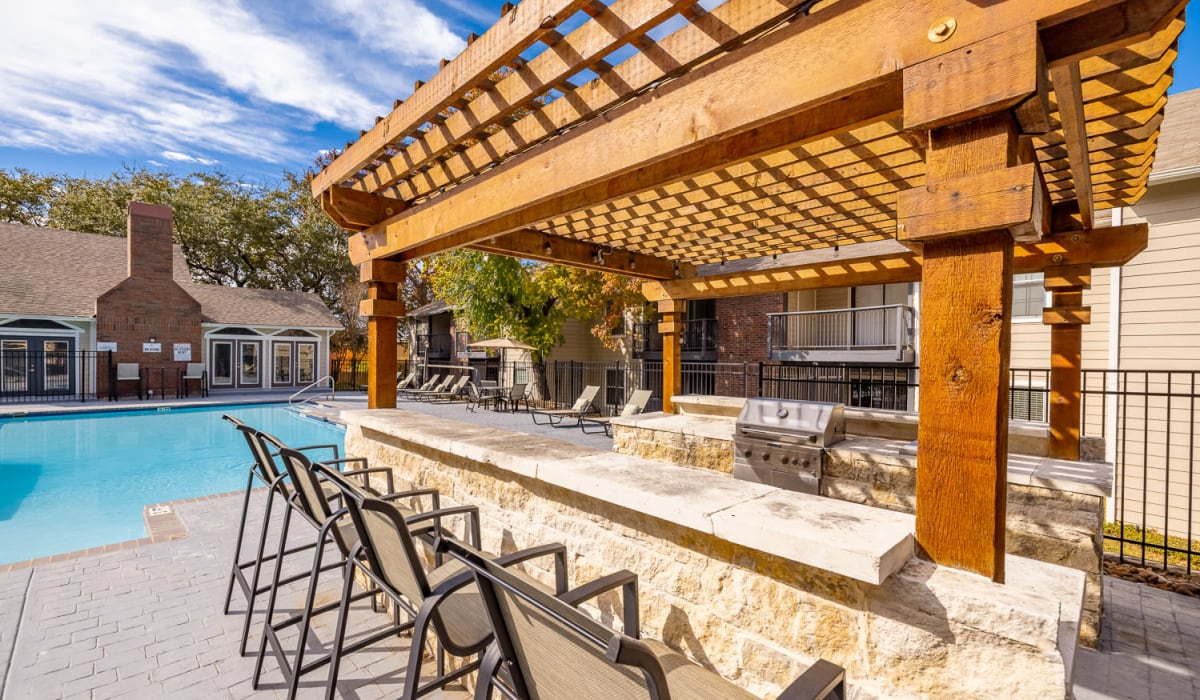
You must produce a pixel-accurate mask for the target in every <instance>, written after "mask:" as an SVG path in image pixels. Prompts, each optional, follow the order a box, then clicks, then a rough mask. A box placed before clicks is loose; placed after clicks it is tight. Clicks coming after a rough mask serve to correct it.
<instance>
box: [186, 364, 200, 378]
mask: <svg viewBox="0 0 1200 700" xmlns="http://www.w3.org/2000/svg"><path fill="white" fill-rule="evenodd" d="M183 378H184V379H203V378H204V363H203V362H189V363H187V369H185V370H184V372H183Z"/></svg>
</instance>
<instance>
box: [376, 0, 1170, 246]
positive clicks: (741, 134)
mask: <svg viewBox="0 0 1200 700" xmlns="http://www.w3.org/2000/svg"><path fill="white" fill-rule="evenodd" d="M1115 4H1117V5H1120V6H1121V8H1122V11H1121V12H1122V16H1125V17H1127V19H1130V18H1136V19H1139V20H1144V21H1140V22H1133V21H1132V19H1130V21H1129V22H1128V23H1127V25H1126V27H1127V33H1126V34H1124V35H1122V34H1120V33H1119V32H1118V33H1114V32H1113V31H1106V32H1104V33H1102V34H1100V35H1096V36H1092V37H1090V38H1089V37H1088V36H1086V35H1082V34H1078V33H1075V34H1072V35H1070V36H1068V37H1066V39H1064V40H1063V41H1059V38H1058V37H1057V35H1056V34H1055V30H1056V28H1057V24H1058V23H1061V22H1063V21H1064V20H1066V19H1067V18H1071V17H1076V18H1078V16H1079V15H1081V14H1084V13H1086V12H1087V11H1088V10H1089V9H1091V8H1094V7H1095V3H1094V2H1087V0H1054V1H1053V2H1049V1H1044V0H1043V1H1041V2H1035V1H1034V0H1010V1H1009V2H1005V3H1000V4H992V5H987V6H986V7H985V6H981V5H979V4H978V3H974V2H970V1H969V0H944V1H943V2H939V3H937V8H931V7H930V6H929V3H926V2H916V1H915V0H907V1H905V2H896V3H890V4H889V5H887V6H880V5H879V4H877V3H848V4H847V5H846V6H845V7H844V8H843V7H842V6H841V5H837V6H834V7H832V8H830V9H828V10H825V11H823V12H818V13H816V14H814V15H813V16H812V17H808V18H803V19H797V20H796V21H794V22H792V23H791V24H790V25H787V26H785V27H782V28H780V29H779V30H777V31H776V32H774V33H773V34H770V35H768V36H765V37H763V38H761V39H759V40H758V41H755V42H753V43H751V44H749V45H747V46H745V47H742V48H740V49H737V50H736V51H734V52H731V53H730V54H728V55H726V56H723V57H721V58H718V59H716V60H714V61H713V62H711V63H709V64H707V65H705V66H703V67H702V68H698V69H696V70H693V71H691V72H689V73H687V74H686V75H684V76H683V77H681V78H679V79H678V80H676V81H674V82H673V83H672V84H670V85H667V86H664V87H663V88H660V89H659V90H656V91H654V92H653V93H652V95H647V96H643V97H641V98H639V99H637V100H634V101H632V102H631V103H629V104H627V105H625V106H624V107H622V108H619V109H617V110H614V111H613V112H610V113H609V114H608V115H606V117H605V119H603V120H594V121H592V122H589V123H587V124H585V125H583V126H581V127H579V128H578V129H576V130H575V131H573V132H571V133H570V134H567V135H565V136H563V137H561V138H560V139H559V140H558V141H556V142H555V147H554V148H552V149H539V150H537V151H534V152H531V153H530V154H528V155H527V156H525V157H522V158H520V159H518V160H516V161H513V162H512V163H511V164H508V165H506V166H505V167H503V168H500V169H497V170H496V171H493V172H491V173H488V174H486V175H483V176H481V177H479V178H477V179H475V180H473V181H471V182H469V183H467V184H465V185H462V186H460V187H459V188H457V189H456V190H455V194H454V196H453V197H437V198H434V199H432V200H430V201H429V202H426V203H424V204H422V205H420V206H418V207H414V208H413V209H411V210H409V211H408V212H405V213H403V214H401V215H399V216H398V217H395V218H393V219H392V220H390V221H388V222H386V223H385V224H382V225H379V226H376V227H373V228H372V229H370V230H369V231H367V232H364V234H361V236H362V237H363V240H362V241H361V242H360V243H358V244H356V245H354V246H353V247H352V251H353V253H352V255H354V256H355V257H354V258H353V259H354V260H356V261H359V262H361V260H363V259H365V256H373V257H390V256H392V255H395V254H396V253H398V252H400V251H402V250H405V249H407V248H411V247H414V246H417V245H422V244H428V243H433V242H435V241H442V242H443V243H442V245H443V246H444V247H445V248H447V249H448V248H453V247H458V246H462V245H468V244H471V243H474V242H476V241H478V240H482V239H484V238H490V237H492V236H495V235H499V234H503V233H507V232H509V231H513V230H516V229H520V228H526V227H530V226H535V225H537V224H539V223H540V222H542V221H544V220H546V219H547V218H550V217H553V216H556V215H559V214H561V213H562V212H564V211H572V210H577V209H580V208H583V207H586V206H593V205H595V204H599V203H602V202H605V201H610V200H612V199H615V198H617V197H619V196H622V195H626V194H630V193H634V192H638V191H641V190H644V189H646V188H648V187H652V186H654V185H657V184H659V183H661V182H663V181H666V180H669V179H673V178H677V177H679V176H681V175H687V174H689V173H697V172H703V171H706V170H711V169H713V168H714V167H718V166H719V165H720V164H722V163H724V162H729V161H731V160H737V159H740V158H746V157H750V156H752V155H754V154H755V153H759V152H766V151H767V150H770V149H771V148H778V147H781V146H784V145H787V144H789V143H798V142H803V141H805V140H808V139H812V138H816V137H819V136H821V135H823V134H827V133H836V132H838V131H845V130H847V129H849V128H853V127H854V126H855V125H856V124H859V123H866V122H870V121H878V120H881V119H884V118H888V117H890V116H894V115H895V114H896V113H897V110H898V109H899V108H900V96H899V94H898V89H899V85H898V76H899V73H898V71H900V70H902V69H903V68H905V67H906V66H909V65H915V64H917V63H919V62H921V61H924V60H927V59H930V58H933V57H936V56H939V55H942V54H945V53H948V52H949V51H952V50H954V49H956V48H958V47H961V46H963V45H966V44H973V43H976V42H978V41H981V40H983V39H986V38H988V37H991V36H994V35H995V34H997V33H998V32H1002V31H1007V30H1010V29H1013V28H1016V27H1019V26H1025V25H1028V24H1029V23H1031V22H1038V26H1039V28H1040V29H1039V31H1040V35H1041V37H1042V40H1043V43H1045V44H1047V45H1049V44H1051V43H1053V44H1055V45H1056V46H1058V45H1059V44H1061V43H1064V41H1065V42H1066V43H1067V44H1069V46H1068V47H1066V48H1067V49H1069V51H1068V55H1074V54H1075V53H1083V52H1086V51H1087V50H1089V49H1091V48H1094V47H1096V46H1097V45H1100V44H1101V43H1103V42H1109V41H1116V40H1117V39H1118V38H1119V37H1120V36H1125V37H1126V38H1128V37H1129V36H1131V35H1132V34H1131V33H1132V32H1135V31H1142V28H1143V27H1146V29H1145V31H1147V32H1148V31H1149V29H1150V28H1152V27H1153V26H1155V22H1158V23H1163V22H1166V21H1168V19H1169V18H1166V17H1165V15H1166V13H1167V12H1168V11H1169V10H1170V8H1171V7H1173V6H1174V5H1175V3H1170V4H1168V3H1165V2H1162V1H1161V0H1160V1H1157V2H1156V1H1155V0H1146V1H1144V2H1137V3H1115ZM935 9H936V10H937V12H938V13H942V14H946V15H950V16H955V17H957V18H958V29H957V32H956V34H955V41H950V42H945V43H932V42H930V41H929V40H928V39H927V38H926V35H927V32H928V23H929V21H930V20H929V17H930V13H932V12H934V10H935ZM1155 12H1161V13H1162V14H1160V15H1158V16H1157V18H1154V19H1155V21H1154V22H1152V21H1151V16H1152V15H1154V13H1155ZM1071 26H1072V27H1073V28H1075V26H1076V25H1073V24H1072V25H1071ZM864 36H869V37H872V39H871V40H870V41H861V40H858V38H859V37H864ZM1047 37H1049V39H1048V38H1047ZM1059 49H1060V50H1062V49H1063V47H1061V46H1059ZM797 73H800V74H803V75H805V76H806V78H805V80H803V81H797V80H795V79H794V77H795V75H796V74H797ZM747 104H754V105H755V109H754V110H747V109H746V107H745V106H746V105H747ZM697 105H703V106H704V108H703V110H699V111H698V110H697V109H696V107H697ZM687 115H690V116H687ZM648 126H649V128H648Z"/></svg>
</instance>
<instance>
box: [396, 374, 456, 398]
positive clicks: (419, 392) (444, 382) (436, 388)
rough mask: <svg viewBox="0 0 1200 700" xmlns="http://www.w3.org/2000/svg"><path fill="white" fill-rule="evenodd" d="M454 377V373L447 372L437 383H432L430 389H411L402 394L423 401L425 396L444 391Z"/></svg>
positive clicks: (452, 381)
mask: <svg viewBox="0 0 1200 700" xmlns="http://www.w3.org/2000/svg"><path fill="white" fill-rule="evenodd" d="M455 379H457V377H456V376H455V375H453V374H447V375H445V376H443V377H442V378H441V380H440V381H439V382H438V383H437V384H434V385H433V388H432V389H416V390H413V391H406V392H404V395H405V396H407V397H408V398H410V399H416V400H418V401H424V400H425V399H426V398H428V397H430V396H433V395H435V394H441V393H445V392H446V390H448V389H449V388H450V385H451V384H453V383H454V380H455Z"/></svg>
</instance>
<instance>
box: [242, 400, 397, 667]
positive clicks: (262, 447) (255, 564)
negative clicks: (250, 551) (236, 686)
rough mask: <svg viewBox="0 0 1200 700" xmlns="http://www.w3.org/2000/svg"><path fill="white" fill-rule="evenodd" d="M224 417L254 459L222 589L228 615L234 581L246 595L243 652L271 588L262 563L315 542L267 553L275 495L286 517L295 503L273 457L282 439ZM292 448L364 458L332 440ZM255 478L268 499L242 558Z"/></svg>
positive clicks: (337, 461)
mask: <svg viewBox="0 0 1200 700" xmlns="http://www.w3.org/2000/svg"><path fill="white" fill-rule="evenodd" d="M223 417H224V419H225V420H227V421H229V422H230V423H232V424H233V425H234V427H236V428H237V430H238V431H239V432H241V433H242V436H243V437H244V438H245V439H246V444H247V445H248V446H249V448H250V454H251V455H252V456H253V457H254V461H253V462H252V463H251V465H250V468H249V470H248V471H249V473H248V474H247V477H246V489H245V493H244V494H243V495H242V513H241V517H240V519H239V522H238V529H237V537H236V539H235V541H234V549H233V563H232V565H231V566H230V570H229V583H228V586H227V587H226V590H225V605H224V609H223V612H224V614H226V615H228V614H229V607H230V605H231V604H232V601H233V588H234V584H237V585H238V587H239V588H240V589H241V591H242V595H243V597H244V598H245V599H246V610H245V613H244V617H243V621H242V637H241V641H240V642H239V645H238V653H239V654H241V655H243V656H245V654H246V644H247V640H248V639H249V636H250V620H251V618H252V617H253V616H254V607H255V603H256V601H257V598H258V596H259V595H261V594H263V593H266V592H267V591H268V590H270V586H269V585H266V586H260V585H259V583H260V581H261V577H262V566H263V564H266V563H268V562H275V563H276V564H275V566H276V568H277V569H278V568H279V567H280V566H282V564H283V557H287V556H290V555H292V554H295V553H297V552H302V551H305V550H308V549H311V548H312V547H313V546H314V544H313V543H309V544H304V545H299V546H296V547H292V548H288V549H284V551H283V553H282V555H280V554H267V553H266V547H267V540H268V534H269V532H270V526H271V513H272V512H273V510H274V507H275V499H276V498H277V497H278V498H279V499H281V500H282V502H283V504H284V507H285V508H286V509H287V512H285V514H284V518H285V521H286V519H288V518H289V517H290V511H291V509H292V508H294V507H295V503H294V502H293V494H292V493H291V492H290V490H289V488H288V484H287V474H286V472H281V471H279V468H278V467H277V466H276V465H275V461H274V460H275V458H276V457H277V456H278V455H279V452H278V450H279V449H281V448H282V447H283V443H282V442H281V441H280V440H279V439H278V438H276V437H274V436H273V435H271V434H269V433H264V432H261V431H259V430H256V429H255V428H252V427H250V426H248V425H246V424H245V423H244V422H242V421H241V420H239V419H237V418H235V417H233V416H230V415H225V416H223ZM268 444H270V445H272V446H274V447H275V450H276V451H274V452H272V451H271V450H270V449H269V448H268V447H267V445H268ZM294 449H296V450H299V451H301V452H311V451H315V450H328V451H331V452H332V454H333V459H332V460H329V463H330V464H342V465H344V464H352V463H359V462H361V463H363V464H365V463H366V460H364V459H361V458H341V456H340V453H339V449H338V446H337V445H335V444H328V445H308V446H305V447H297V448H294ZM385 477H386V479H387V480H388V487H389V490H390V489H391V478H392V477H391V473H390V471H389V473H388V474H386V475H385ZM256 481H257V482H259V483H261V484H262V485H263V486H265V487H266V488H267V500H266V503H265V505H264V506H263V519H262V525H261V526H260V527H259V533H258V543H257V545H255V548H254V555H253V556H252V557H251V558H250V559H242V545H243V544H244V542H245V535H246V518H247V516H248V513H249V509H250V495H251V493H252V492H253V491H254V483H255V482H256ZM247 569H249V570H250V577H249V579H247V577H246V571H247ZM303 577H304V574H298V575H294V576H290V577H287V578H285V579H282V580H281V583H282V584H283V585H287V584H289V583H292V582H294V581H298V580H300V579H301V578H303Z"/></svg>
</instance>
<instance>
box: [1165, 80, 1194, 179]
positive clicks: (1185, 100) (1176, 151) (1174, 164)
mask: <svg viewBox="0 0 1200 700" xmlns="http://www.w3.org/2000/svg"><path fill="white" fill-rule="evenodd" d="M1195 165H1200V89H1197V90H1188V91H1187V92H1180V93H1175V94H1172V95H1171V97H1170V99H1169V100H1168V102H1167V109H1166V114H1165V115H1164V116H1163V123H1162V133H1161V134H1160V135H1159V137H1158V152H1157V153H1156V154H1155V156H1154V173H1155V174H1162V173H1166V172H1169V171H1171V170H1178V169H1180V168H1187V167H1190V166H1195Z"/></svg>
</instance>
